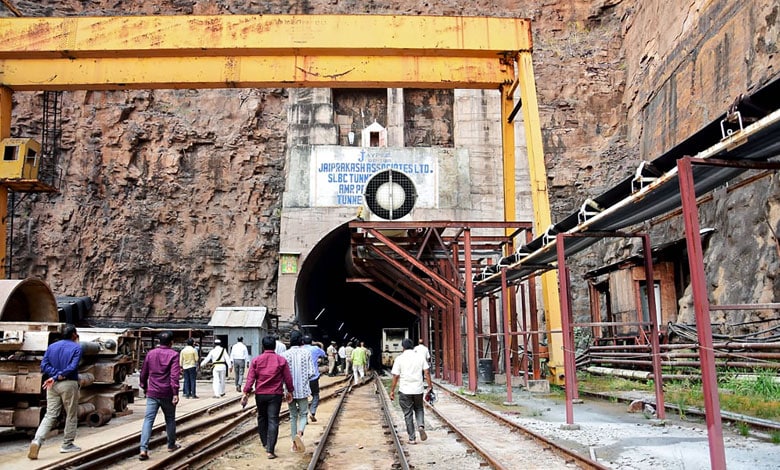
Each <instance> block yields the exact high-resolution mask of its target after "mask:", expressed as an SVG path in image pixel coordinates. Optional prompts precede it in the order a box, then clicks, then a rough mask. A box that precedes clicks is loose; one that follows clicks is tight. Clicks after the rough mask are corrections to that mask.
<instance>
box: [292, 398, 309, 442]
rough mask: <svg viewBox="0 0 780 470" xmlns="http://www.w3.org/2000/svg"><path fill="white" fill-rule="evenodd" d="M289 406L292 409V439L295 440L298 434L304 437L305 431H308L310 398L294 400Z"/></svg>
mask: <svg viewBox="0 0 780 470" xmlns="http://www.w3.org/2000/svg"><path fill="white" fill-rule="evenodd" d="M287 406H288V407H289V408H290V438H291V439H295V435H296V434H297V433H301V435H303V430H304V429H306V421H307V417H306V414H307V413H308V412H309V398H308V397H303V398H294V399H293V401H291V402H290V403H288V404H287Z"/></svg>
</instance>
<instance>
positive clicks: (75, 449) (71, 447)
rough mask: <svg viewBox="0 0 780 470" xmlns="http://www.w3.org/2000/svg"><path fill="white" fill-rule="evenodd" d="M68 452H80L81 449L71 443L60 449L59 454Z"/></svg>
mask: <svg viewBox="0 0 780 470" xmlns="http://www.w3.org/2000/svg"><path fill="white" fill-rule="evenodd" d="M69 452H81V447H79V446H77V445H76V444H73V443H70V444H67V445H64V446H62V447H60V454H67V453H69Z"/></svg>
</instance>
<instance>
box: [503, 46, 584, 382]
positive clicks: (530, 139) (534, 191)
mask: <svg viewBox="0 0 780 470" xmlns="http://www.w3.org/2000/svg"><path fill="white" fill-rule="evenodd" d="M517 65H518V70H519V72H518V78H519V80H520V96H521V97H522V99H523V119H525V138H526V146H527V148H528V163H529V165H528V169H529V176H530V177H531V200H532V202H533V208H534V225H535V226H536V232H537V233H542V232H544V231H545V230H547V228H548V227H549V226H550V224H551V223H552V216H551V215H550V200H549V197H548V194H547V171H546V166H545V163H544V152H543V148H542V123H541V121H540V119H539V103H538V101H537V98H536V83H535V81H534V68H533V62H532V61H531V53H530V52H520V54H519V55H518V61H517ZM558 295H559V292H558V277H557V275H556V273H555V271H547V272H546V273H544V274H542V301H543V302H544V308H545V309H546V315H545V317H546V319H547V331H548V332H550V331H560V330H561V305H560V300H559V297H558ZM548 343H549V352H550V360H549V362H548V368H549V370H550V380H551V382H553V383H555V384H561V383H563V381H564V380H565V374H564V371H563V336H562V335H561V334H560V333H552V334H548ZM571 373H574V371H571Z"/></svg>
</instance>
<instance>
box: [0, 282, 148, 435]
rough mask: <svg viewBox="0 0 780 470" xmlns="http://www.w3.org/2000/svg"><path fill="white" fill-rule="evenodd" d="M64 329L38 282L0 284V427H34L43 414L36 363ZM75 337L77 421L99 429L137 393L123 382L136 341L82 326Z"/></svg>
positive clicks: (127, 333) (130, 334)
mask: <svg viewBox="0 0 780 470" xmlns="http://www.w3.org/2000/svg"><path fill="white" fill-rule="evenodd" d="M64 326H65V324H64V323H59V322H57V304H56V302H55V301H54V296H53V294H52V293H51V289H49V287H48V286H47V285H46V284H45V283H44V282H43V281H40V280H36V279H25V280H22V281H19V280H0V426H7V427H15V428H17V429H25V428H35V427H37V426H38V424H40V421H41V419H42V417H43V415H44V414H45V411H46V395H45V392H44V391H43V390H42V385H43V381H44V380H45V377H44V376H43V374H42V373H41V360H43V355H44V353H45V352H46V348H48V346H49V345H50V344H51V343H53V342H55V341H57V340H59V339H60V332H61V330H62V328H63V327H64ZM79 336H80V340H81V341H80V345H81V349H82V358H81V363H80V364H79V384H80V386H81V391H80V397H79V409H80V411H79V421H87V422H88V423H89V424H90V426H99V425H102V424H105V423H107V422H108V421H109V420H110V419H111V416H112V415H113V414H115V413H122V412H125V411H126V410H127V405H128V404H129V403H132V402H133V401H134V399H135V396H136V395H137V392H138V390H137V389H134V388H133V387H131V386H130V385H128V384H127V383H125V379H126V378H127V376H128V375H129V374H132V373H133V372H134V371H135V364H136V361H135V355H136V351H137V344H138V337H137V336H136V334H135V332H134V331H132V330H125V329H119V328H84V327H80V328H79ZM95 413H98V414H97V415H95ZM107 415H108V416H107Z"/></svg>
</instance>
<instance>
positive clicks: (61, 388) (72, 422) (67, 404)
mask: <svg viewBox="0 0 780 470" xmlns="http://www.w3.org/2000/svg"><path fill="white" fill-rule="evenodd" d="M63 408H65V431H64V433H63V438H64V439H63V441H62V445H63V446H66V445H68V444H73V440H74V439H75V438H76V428H77V427H78V424H79V418H78V412H79V383H78V381H76V380H61V381H59V382H54V383H53V384H52V386H51V387H49V389H48V390H46V416H44V417H43V421H41V424H40V426H38V430H37V431H36V432H35V437H34V438H33V440H34V441H36V442H38V443H43V441H44V439H45V438H46V434H48V433H49V431H51V429H52V428H53V427H54V425H55V424H57V420H59V417H60V413H61V412H62V409H63Z"/></svg>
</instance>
